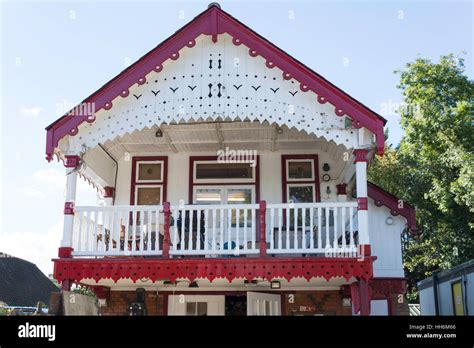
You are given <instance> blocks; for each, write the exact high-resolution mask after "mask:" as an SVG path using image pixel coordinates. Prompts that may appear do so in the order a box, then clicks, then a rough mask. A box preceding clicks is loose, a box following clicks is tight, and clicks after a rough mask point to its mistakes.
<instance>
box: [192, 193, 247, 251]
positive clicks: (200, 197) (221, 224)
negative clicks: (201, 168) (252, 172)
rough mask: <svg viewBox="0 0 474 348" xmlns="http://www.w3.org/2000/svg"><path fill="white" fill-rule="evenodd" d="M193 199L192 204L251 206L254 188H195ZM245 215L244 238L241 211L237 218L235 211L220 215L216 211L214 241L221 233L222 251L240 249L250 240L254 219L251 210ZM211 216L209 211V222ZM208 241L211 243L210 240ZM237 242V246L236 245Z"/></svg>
mask: <svg viewBox="0 0 474 348" xmlns="http://www.w3.org/2000/svg"><path fill="white" fill-rule="evenodd" d="M193 197H194V199H193V202H194V204H210V205H222V204H229V205H231V204H252V203H254V202H255V187H254V186H252V185H219V186H195V187H194V196H193ZM247 213H248V215H247V226H246V227H247V236H246V237H244V233H245V232H244V231H245V229H244V224H245V219H244V211H243V209H240V210H239V216H237V211H236V210H232V211H229V210H225V211H224V213H223V214H222V215H220V212H219V211H218V210H217V211H216V227H217V231H218V232H217V235H216V239H217V241H219V240H220V239H221V236H220V234H221V233H223V237H222V240H223V241H224V249H226V250H227V249H240V248H241V247H242V246H243V245H242V243H243V241H244V240H247V241H250V240H252V236H251V233H252V221H253V220H254V219H255V217H254V216H253V214H252V211H251V210H250V211H248V212H247ZM212 214H213V211H209V221H212V219H213V216H212ZM229 214H231V215H229ZM237 227H238V228H237ZM237 233H238V234H239V235H238V236H237ZM229 239H230V240H231V241H232V242H231V245H228V244H229ZM208 240H209V243H211V239H210V238H209V239H208ZM237 241H238V242H239V243H238V244H239V245H237V243H236V242H237ZM209 248H211V245H209Z"/></svg>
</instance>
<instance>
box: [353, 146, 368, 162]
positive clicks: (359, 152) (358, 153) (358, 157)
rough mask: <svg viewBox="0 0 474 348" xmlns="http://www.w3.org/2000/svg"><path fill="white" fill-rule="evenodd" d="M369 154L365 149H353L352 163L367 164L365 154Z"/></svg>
mask: <svg viewBox="0 0 474 348" xmlns="http://www.w3.org/2000/svg"><path fill="white" fill-rule="evenodd" d="M368 153H369V151H368V150H366V149H355V150H354V156H355V158H354V163H357V162H368V161H369V160H368V159H367V154H368Z"/></svg>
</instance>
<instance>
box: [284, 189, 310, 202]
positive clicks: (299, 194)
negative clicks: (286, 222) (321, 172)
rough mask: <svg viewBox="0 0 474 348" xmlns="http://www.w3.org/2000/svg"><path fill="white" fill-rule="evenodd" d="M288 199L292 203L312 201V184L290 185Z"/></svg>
mask: <svg viewBox="0 0 474 348" xmlns="http://www.w3.org/2000/svg"><path fill="white" fill-rule="evenodd" d="M288 200H291V201H293V203H310V202H313V186H304V185H302V186H290V188H289V197H288Z"/></svg>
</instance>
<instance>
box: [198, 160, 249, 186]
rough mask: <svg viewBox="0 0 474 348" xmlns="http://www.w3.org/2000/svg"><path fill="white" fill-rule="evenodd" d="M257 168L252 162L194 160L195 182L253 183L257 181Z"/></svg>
mask: <svg viewBox="0 0 474 348" xmlns="http://www.w3.org/2000/svg"><path fill="white" fill-rule="evenodd" d="M191 160H192V159H191ZM192 161H193V160H192ZM255 169H256V165H254V164H253V163H250V162H249V163H227V162H222V163H220V162H217V160H211V161H209V160H207V161H204V160H203V161H201V160H199V161H193V173H194V176H193V182H194V183H195V184H199V183H201V184H205V183H226V182H232V183H252V182H255V174H256V171H255Z"/></svg>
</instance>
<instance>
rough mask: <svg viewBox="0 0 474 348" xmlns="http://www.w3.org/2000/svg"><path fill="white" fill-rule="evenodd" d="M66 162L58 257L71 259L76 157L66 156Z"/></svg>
mask: <svg viewBox="0 0 474 348" xmlns="http://www.w3.org/2000/svg"><path fill="white" fill-rule="evenodd" d="M67 157H68V158H67V162H66V197H65V203H64V228H63V238H62V240H61V247H60V248H59V253H58V256H59V257H66V258H67V257H71V252H72V250H73V249H72V234H73V229H74V205H75V202H76V188H77V175H78V174H77V168H78V166H79V157H78V156H67Z"/></svg>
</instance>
